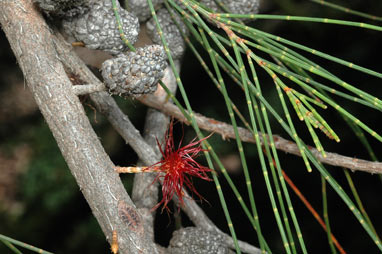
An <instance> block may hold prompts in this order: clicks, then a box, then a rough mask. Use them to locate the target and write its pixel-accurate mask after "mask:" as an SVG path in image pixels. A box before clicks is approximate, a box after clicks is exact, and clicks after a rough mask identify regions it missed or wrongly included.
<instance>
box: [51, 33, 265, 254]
mask: <svg viewBox="0 0 382 254" xmlns="http://www.w3.org/2000/svg"><path fill="white" fill-rule="evenodd" d="M55 43H56V47H57V48H58V49H59V50H58V56H59V58H60V59H61V61H62V62H63V63H64V65H65V66H66V67H67V68H68V69H69V70H70V71H72V72H73V73H74V74H76V75H78V77H79V78H80V79H81V80H83V81H84V82H86V83H88V84H101V82H100V81H99V80H98V79H97V78H96V77H95V76H94V75H93V74H92V73H91V72H90V70H88V68H87V67H86V65H85V64H84V63H83V62H82V61H81V60H80V59H79V58H78V56H77V55H76V54H75V53H74V52H73V51H71V50H70V49H69V48H68V46H67V45H64V44H63V43H62V41H61V40H55ZM91 98H92V100H93V101H94V102H95V103H96V107H97V109H98V110H99V111H101V113H103V114H104V115H105V116H106V117H107V118H108V120H109V121H110V123H111V124H112V125H113V127H114V128H115V129H116V130H117V132H118V133H119V134H120V135H121V136H122V137H123V138H124V139H125V141H126V142H128V143H129V144H130V145H131V147H132V148H133V149H134V151H135V152H136V153H137V154H138V156H139V158H140V159H142V161H143V162H144V163H145V164H146V165H152V164H154V163H155V162H156V160H155V152H154V150H153V149H152V148H151V146H150V145H148V144H147V143H146V142H145V141H144V139H143V138H142V136H141V135H140V133H139V131H137V130H136V129H135V127H134V126H133V125H132V123H131V122H130V120H129V119H128V117H127V116H126V115H125V114H124V113H123V112H122V111H121V110H120V109H119V107H118V106H117V104H116V103H115V101H114V100H113V98H111V97H110V96H109V95H108V94H107V93H106V92H98V93H93V94H91ZM184 201H185V205H184V206H183V207H182V209H183V210H184V212H185V213H186V214H187V216H188V217H189V218H190V219H191V221H192V222H193V223H194V224H195V225H197V226H199V227H201V228H203V229H205V230H209V231H215V232H218V233H220V234H222V235H223V236H224V237H225V239H226V240H227V243H229V244H230V245H231V246H232V247H233V240H232V238H231V237H230V236H228V235H227V234H225V233H223V232H222V231H221V230H219V229H218V228H217V227H216V226H215V225H214V224H213V222H211V220H210V219H209V218H208V217H207V216H206V214H205V213H204V211H203V210H202V209H201V208H200V207H199V206H198V205H197V203H196V202H195V200H193V199H192V197H191V196H190V195H189V194H188V193H187V192H186V191H185V200H184ZM175 202H178V200H177V198H175ZM231 243H232V244H231ZM239 246H240V248H243V250H247V251H246V252H247V253H250V254H251V253H253V254H257V253H260V252H258V251H259V249H258V248H256V247H254V246H252V245H250V244H248V243H245V242H242V241H239Z"/></svg>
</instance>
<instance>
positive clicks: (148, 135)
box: [132, 68, 176, 239]
mask: <svg viewBox="0 0 382 254" xmlns="http://www.w3.org/2000/svg"><path fill="white" fill-rule="evenodd" d="M163 80H164V82H166V84H168V87H170V88H172V89H171V90H172V91H173V92H175V88H176V82H175V77H174V75H173V73H172V70H171V68H167V69H166V70H165V75H164V77H163ZM156 95H157V96H158V97H160V98H163V99H165V97H166V96H167V94H166V92H165V91H163V89H158V90H157V92H156ZM168 123H169V117H168V116H167V115H165V114H163V113H162V112H160V111H158V110H156V109H153V108H149V109H148V111H147V114H146V121H145V127H144V131H143V137H144V139H145V141H146V142H147V143H148V144H149V145H150V146H151V147H152V148H153V150H154V152H155V154H156V157H155V160H156V161H159V160H160V158H161V156H162V155H161V153H160V151H159V148H158V145H157V141H158V142H160V143H162V141H163V139H164V135H165V133H166V130H167V126H168ZM138 165H145V163H144V162H143V161H142V160H139V161H138ZM146 165H147V164H146ZM155 177H156V173H155V174H149V173H147V174H136V175H135V176H134V184H133V191H132V199H133V201H134V203H135V205H136V206H137V207H138V208H139V209H140V211H141V213H142V214H144V216H145V220H146V222H147V223H150V224H151V227H152V228H154V217H155V212H153V211H152V210H151V209H152V207H154V206H155V205H156V203H157V202H158V184H153V181H154V179H155ZM152 239H154V232H152Z"/></svg>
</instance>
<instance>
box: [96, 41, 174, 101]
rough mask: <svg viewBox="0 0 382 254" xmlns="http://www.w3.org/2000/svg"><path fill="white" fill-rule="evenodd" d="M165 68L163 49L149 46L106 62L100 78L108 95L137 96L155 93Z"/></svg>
mask: <svg viewBox="0 0 382 254" xmlns="http://www.w3.org/2000/svg"><path fill="white" fill-rule="evenodd" d="M166 67H167V61H166V56H165V53H164V50H163V47H162V46H159V45H149V46H146V47H143V48H137V51H136V52H127V53H125V54H120V55H118V56H116V57H114V58H112V59H109V60H106V61H105V62H104V63H103V64H102V76H103V78H104V82H105V85H106V87H108V89H109V92H110V93H112V94H125V95H130V96H139V95H142V94H147V93H153V92H155V91H156V89H157V84H158V81H159V79H161V78H162V77H163V75H164V70H165V69H166Z"/></svg>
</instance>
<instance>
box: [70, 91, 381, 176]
mask: <svg viewBox="0 0 382 254" xmlns="http://www.w3.org/2000/svg"><path fill="white" fill-rule="evenodd" d="M77 87H78V88H77ZM79 87H80V86H74V89H75V93H76V94H78V95H80V94H87V93H92V92H94V91H95V90H97V91H104V90H105V87H102V85H84V86H83V87H82V86H81V87H82V88H79ZM138 100H139V101H140V102H142V103H143V104H145V105H147V106H149V107H152V108H155V109H157V110H160V111H162V112H163V113H165V114H167V115H169V116H173V117H175V118H177V119H178V120H180V121H182V122H184V123H187V119H186V118H185V117H184V116H183V114H182V113H181V111H180V110H179V109H178V108H177V107H176V106H175V105H174V104H173V103H171V102H165V101H164V100H160V99H158V98H157V97H155V96H150V95H145V96H142V97H140V98H138ZM195 116H196V120H197V123H198V126H199V127H200V128H202V129H204V130H207V131H211V132H215V133H219V134H220V135H222V137H223V138H224V139H225V138H232V139H235V133H234V131H233V128H232V125H229V124H227V123H224V122H220V121H217V120H214V119H212V118H208V117H205V116H203V115H201V114H195ZM238 129H239V135H240V138H241V140H242V141H244V142H249V143H256V140H255V139H254V138H253V135H252V134H251V132H249V131H248V130H247V129H245V128H241V127H239V128H238ZM259 138H260V141H261V144H264V141H263V136H262V135H261V134H260V135H259ZM273 138H274V141H275V147H276V149H278V150H281V151H284V152H286V153H291V154H294V155H297V156H301V154H300V151H299V149H298V146H297V145H296V143H294V142H292V141H290V140H287V139H285V138H282V137H281V136H279V135H273ZM309 150H310V151H311V152H312V154H313V155H314V156H315V157H316V158H317V159H318V160H319V161H321V162H322V163H325V164H328V165H332V166H337V167H343V168H348V169H350V170H352V171H362V172H366V173H371V174H382V162H376V161H368V160H362V159H356V158H352V157H348V156H344V155H341V154H337V153H331V152H327V151H326V157H323V156H322V154H321V152H319V151H317V149H316V148H314V147H309Z"/></svg>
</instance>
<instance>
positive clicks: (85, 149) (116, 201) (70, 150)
mask: <svg viewBox="0 0 382 254" xmlns="http://www.w3.org/2000/svg"><path fill="white" fill-rule="evenodd" d="M0 23H1V25H2V28H3V30H4V32H5V34H6V36H7V38H8V40H9V42H10V45H11V47H12V50H13V51H14V54H15V56H16V58H17V61H18V63H19V65H20V67H21V69H22V71H23V73H24V76H25V79H26V81H27V84H28V87H29V89H30V90H31V91H32V93H33V96H34V98H35V100H36V103H37V105H38V106H39V109H40V111H41V113H42V114H43V116H44V118H45V120H46V122H47V124H48V125H49V128H50V129H51V131H52V133H53V136H54V138H55V139H56V141H57V144H58V147H59V148H60V150H61V153H62V154H63V156H64V158H65V160H66V162H67V164H68V166H69V168H70V170H71V172H72V174H73V176H74V177H75V179H76V181H77V183H78V186H79V187H80V190H81V191H82V193H83V195H84V197H85V198H86V200H87V202H88V204H89V206H90V208H91V210H92V212H93V214H94V216H95V217H96V219H97V220H98V223H99V224H100V226H101V228H102V230H103V232H104V233H105V235H106V236H108V238H109V241H110V238H111V235H112V231H113V230H116V231H117V234H118V240H119V248H120V253H121V254H123V253H126V254H127V253H142V252H144V253H156V247H155V245H154V244H153V242H151V241H150V239H149V238H148V236H147V234H146V230H145V229H144V227H143V222H142V218H141V215H140V214H139V213H138V212H137V210H136V209H135V206H134V204H133V202H132V201H131V199H130V197H129V196H128V195H127V193H126V191H125V189H124V186H123V185H122V183H121V180H120V178H119V176H118V174H117V173H115V172H114V169H113V168H114V165H113V163H112V162H111V161H110V159H109V157H108V155H107V154H106V153H105V151H104V149H103V147H102V145H101V143H100V142H99V140H98V137H97V135H96V134H95V132H94V130H93V129H92V127H91V125H90V123H89V120H88V118H87V117H86V115H85V112H84V109H83V107H82V105H81V103H80V101H79V99H78V97H77V96H76V95H75V94H74V93H73V90H72V87H71V86H72V84H71V82H70V80H69V78H68V77H67V74H66V72H65V70H64V67H63V65H62V63H61V62H60V59H59V57H58V56H57V52H56V49H55V46H54V43H53V40H54V38H53V36H52V33H51V30H50V29H49V27H48V26H47V25H46V23H45V21H44V19H43V18H42V16H41V14H40V13H39V12H38V11H37V10H36V9H35V7H34V6H33V4H32V2H31V1H30V0H13V1H1V2H0ZM95 96H97V95H95ZM131 218H134V221H130V220H131ZM132 222H134V223H135V224H134V225H133V226H132V224H131V223H132Z"/></svg>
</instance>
